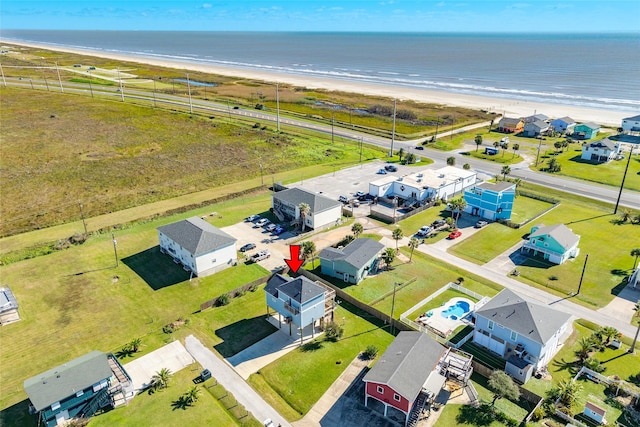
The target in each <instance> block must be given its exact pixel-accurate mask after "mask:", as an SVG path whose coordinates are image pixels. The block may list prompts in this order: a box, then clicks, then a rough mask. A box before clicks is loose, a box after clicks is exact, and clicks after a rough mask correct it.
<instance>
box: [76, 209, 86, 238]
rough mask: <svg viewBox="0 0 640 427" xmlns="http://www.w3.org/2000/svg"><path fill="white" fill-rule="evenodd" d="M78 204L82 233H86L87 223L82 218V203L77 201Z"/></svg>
mask: <svg viewBox="0 0 640 427" xmlns="http://www.w3.org/2000/svg"><path fill="white" fill-rule="evenodd" d="M78 206H80V219H81V220H82V226H83V227H84V235H85V236H86V235H87V223H86V222H85V220H84V212H83V210H82V203H80V202H78Z"/></svg>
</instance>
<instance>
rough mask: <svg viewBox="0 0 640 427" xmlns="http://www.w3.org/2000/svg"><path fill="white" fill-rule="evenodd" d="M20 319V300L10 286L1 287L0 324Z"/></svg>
mask: <svg viewBox="0 0 640 427" xmlns="http://www.w3.org/2000/svg"><path fill="white" fill-rule="evenodd" d="M18 320H20V314H19V313H18V301H17V300H16V297H15V296H14V295H13V292H11V289H9V287H8V286H3V287H1V288H0V325H6V324H7V323H12V322H17V321H18Z"/></svg>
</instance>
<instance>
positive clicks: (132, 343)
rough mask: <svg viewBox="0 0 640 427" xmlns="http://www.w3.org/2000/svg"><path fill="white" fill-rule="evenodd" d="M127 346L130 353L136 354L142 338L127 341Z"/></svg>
mask: <svg viewBox="0 0 640 427" xmlns="http://www.w3.org/2000/svg"><path fill="white" fill-rule="evenodd" d="M127 345H128V346H129V348H130V349H131V352H132V353H137V352H138V350H140V346H141V345H142V338H134V339H132V340H131V341H129V344H127Z"/></svg>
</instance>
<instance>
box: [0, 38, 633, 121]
mask: <svg viewBox="0 0 640 427" xmlns="http://www.w3.org/2000/svg"><path fill="white" fill-rule="evenodd" d="M0 43H3V44H13V45H20V46H26V47H34V48H41V49H47V50H53V51H59V52H69V53H76V54H80V55H89V56H97V57H101V58H109V59H115V60H120V61H126V62H137V63H141V64H151V65H156V66H162V67H167V68H174V69H180V70H185V71H200V72H204V73H209V74H218V75H224V76H232V77H242V78H248V79H255V80H260V81H266V82H274V83H275V82H278V83H287V84H291V85H294V86H299V87H306V88H310V89H324V90H333V91H342V92H352V93H359V94H363V95H376V96H385V97H389V98H397V99H399V100H403V99H405V100H413V101H417V102H425V103H431V104H442V105H452V106H459V107H467V108H471V109H475V110H487V111H494V112H496V113H498V114H500V115H506V116H508V117H525V116H529V115H532V114H536V113H542V114H545V115H547V116H549V117H552V118H557V117H564V116H569V117H571V118H572V119H574V120H576V121H578V122H595V123H599V124H601V125H605V126H610V127H614V128H616V127H618V126H620V124H621V120H622V119H623V118H624V117H629V116H633V115H634V114H633V113H629V112H620V111H612V110H606V109H595V108H581V107H575V106H568V105H560V104H543V103H536V102H528V101H522V100H510V99H507V98H492V97H484V96H474V95H467V94H459V93H451V92H443V91H435V90H426V89H419V88H413V87H403V86H391V85H383V84H376V83H365V82H357V81H350V80H341V79H337V78H320V77H313V76H300V75H296V74H285V73H278V72H270V71H263V70H251V69H243V68H234V67H224V66H220V65H209V64H197V63H191V62H187V61H177V60H165V59H156V58H148V57H144V56H136V55H128V54H120V53H111V52H102V51H95V50H85V49H76V48H68V47H59V46H49V45H45V44H37V43H25V42H20V43H16V42H13V41H8V40H0Z"/></svg>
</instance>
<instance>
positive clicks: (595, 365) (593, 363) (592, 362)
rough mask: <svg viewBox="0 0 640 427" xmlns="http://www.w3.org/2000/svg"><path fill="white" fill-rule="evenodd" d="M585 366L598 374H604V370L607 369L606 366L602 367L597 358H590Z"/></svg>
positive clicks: (585, 362)
mask: <svg viewBox="0 0 640 427" xmlns="http://www.w3.org/2000/svg"><path fill="white" fill-rule="evenodd" d="M584 366H586V367H587V368H589V369H591V370H592V371H594V372H597V373H601V372H604V370H605V369H606V368H605V367H604V366H602V364H601V363H600V361H599V360H598V359H596V358H595V357H590V358H588V359H587V360H585V361H584Z"/></svg>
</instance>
